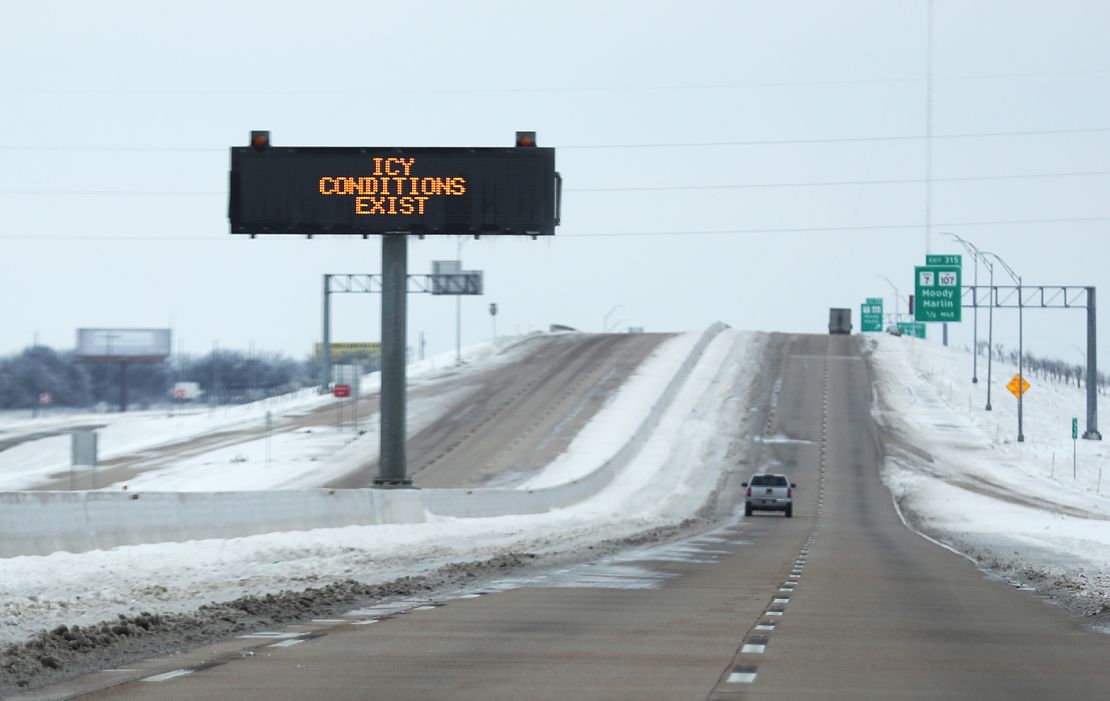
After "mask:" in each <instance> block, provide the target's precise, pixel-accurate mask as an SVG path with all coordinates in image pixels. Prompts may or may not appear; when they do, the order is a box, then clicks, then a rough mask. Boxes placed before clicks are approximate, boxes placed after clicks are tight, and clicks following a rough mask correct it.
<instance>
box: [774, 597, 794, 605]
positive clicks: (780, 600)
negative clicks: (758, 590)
mask: <svg viewBox="0 0 1110 701" xmlns="http://www.w3.org/2000/svg"><path fill="white" fill-rule="evenodd" d="M771 603H775V604H789V603H790V599H786V598H781V599H773V600H772V602H771Z"/></svg>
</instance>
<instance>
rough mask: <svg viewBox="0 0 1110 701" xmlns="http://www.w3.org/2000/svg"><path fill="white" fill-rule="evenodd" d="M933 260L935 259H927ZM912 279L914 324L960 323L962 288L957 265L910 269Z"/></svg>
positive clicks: (922, 266) (924, 266)
mask: <svg viewBox="0 0 1110 701" xmlns="http://www.w3.org/2000/svg"><path fill="white" fill-rule="evenodd" d="M935 257H939V256H929V258H935ZM948 257H955V258H959V256H948ZM913 277H914V283H913V289H914V298H915V302H916V304H915V306H914V314H913V318H914V320H915V321H960V312H961V309H960V304H961V297H962V291H963V288H962V287H961V284H960V278H961V269H960V267H959V265H919V266H916V267H915V268H914V269H913Z"/></svg>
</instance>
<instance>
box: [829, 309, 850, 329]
mask: <svg viewBox="0 0 1110 701" xmlns="http://www.w3.org/2000/svg"><path fill="white" fill-rule="evenodd" d="M829 333H845V334H846V333H852V310H851V309H844V308H842V307H832V308H831V309H829Z"/></svg>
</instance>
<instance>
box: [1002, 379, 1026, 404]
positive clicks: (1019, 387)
mask: <svg viewBox="0 0 1110 701" xmlns="http://www.w3.org/2000/svg"><path fill="white" fill-rule="evenodd" d="M1006 389H1008V390H1010V394H1012V395H1014V396H1015V397H1017V398H1018V399H1021V395H1023V394H1025V393H1026V392H1028V391H1029V380H1026V379H1025V378H1024V377H1022V376H1021V375H1014V379H1012V380H1010V384H1008V385H1006Z"/></svg>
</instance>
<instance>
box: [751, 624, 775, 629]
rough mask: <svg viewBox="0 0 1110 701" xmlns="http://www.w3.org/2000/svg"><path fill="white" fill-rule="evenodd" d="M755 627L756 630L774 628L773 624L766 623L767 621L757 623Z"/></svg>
mask: <svg viewBox="0 0 1110 701" xmlns="http://www.w3.org/2000/svg"><path fill="white" fill-rule="evenodd" d="M755 629H756V630H774V629H775V627H774V626H773V625H770V624H768V623H760V624H759V625H757V626H756V627H755Z"/></svg>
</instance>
